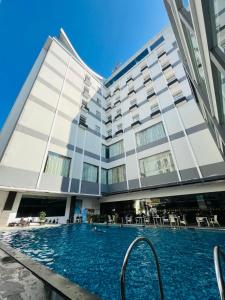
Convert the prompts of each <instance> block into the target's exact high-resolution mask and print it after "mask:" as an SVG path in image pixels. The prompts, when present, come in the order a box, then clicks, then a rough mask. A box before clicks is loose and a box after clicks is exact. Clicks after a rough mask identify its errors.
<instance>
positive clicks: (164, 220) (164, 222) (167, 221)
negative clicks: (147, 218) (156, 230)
mask: <svg viewBox="0 0 225 300" xmlns="http://www.w3.org/2000/svg"><path fill="white" fill-rule="evenodd" d="M162 222H163V225H166V224H170V220H169V219H168V218H167V217H163V219H162Z"/></svg>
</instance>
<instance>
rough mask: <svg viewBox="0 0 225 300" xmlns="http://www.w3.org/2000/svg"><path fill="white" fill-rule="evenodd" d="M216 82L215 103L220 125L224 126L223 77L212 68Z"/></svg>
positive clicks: (224, 96)
mask: <svg viewBox="0 0 225 300" xmlns="http://www.w3.org/2000/svg"><path fill="white" fill-rule="evenodd" d="M213 70H215V75H216V79H217V80H216V81H217V86H218V89H217V102H218V112H219V119H220V123H221V124H225V76H224V75H223V74H222V73H221V72H220V71H219V70H218V69H217V68H216V67H215V66H214V68H213Z"/></svg>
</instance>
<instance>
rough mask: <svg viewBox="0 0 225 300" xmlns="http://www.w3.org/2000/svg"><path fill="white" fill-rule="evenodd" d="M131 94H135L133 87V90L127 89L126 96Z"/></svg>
mask: <svg viewBox="0 0 225 300" xmlns="http://www.w3.org/2000/svg"><path fill="white" fill-rule="evenodd" d="M132 94H136V91H135V90H134V89H133V90H130V91H128V94H127V95H128V96H131V95H132Z"/></svg>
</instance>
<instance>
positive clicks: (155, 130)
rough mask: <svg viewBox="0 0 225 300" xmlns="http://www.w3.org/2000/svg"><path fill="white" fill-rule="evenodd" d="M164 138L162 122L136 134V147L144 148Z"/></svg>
mask: <svg viewBox="0 0 225 300" xmlns="http://www.w3.org/2000/svg"><path fill="white" fill-rule="evenodd" d="M164 137H166V133H165V130H164V127H163V124H162V122H160V123H157V124H156V125H153V126H151V127H149V128H146V129H144V130H142V131H140V132H137V133H136V142H137V146H138V147H140V146H144V145H147V144H150V143H152V142H155V141H158V140H160V139H162V138H164Z"/></svg>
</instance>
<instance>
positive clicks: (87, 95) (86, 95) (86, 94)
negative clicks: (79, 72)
mask: <svg viewBox="0 0 225 300" xmlns="http://www.w3.org/2000/svg"><path fill="white" fill-rule="evenodd" d="M82 95H83V96H84V97H85V98H86V99H87V98H89V97H90V94H89V93H88V92H86V91H83V92H82Z"/></svg>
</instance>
